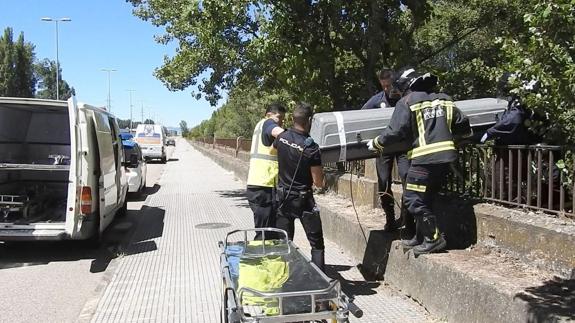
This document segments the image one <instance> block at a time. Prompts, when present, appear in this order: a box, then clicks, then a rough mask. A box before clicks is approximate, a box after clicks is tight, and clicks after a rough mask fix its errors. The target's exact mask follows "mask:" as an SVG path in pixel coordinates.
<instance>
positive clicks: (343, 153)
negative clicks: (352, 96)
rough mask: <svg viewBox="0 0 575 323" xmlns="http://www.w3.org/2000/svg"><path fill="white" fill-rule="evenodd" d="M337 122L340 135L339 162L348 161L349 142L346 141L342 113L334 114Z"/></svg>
mask: <svg viewBox="0 0 575 323" xmlns="http://www.w3.org/2000/svg"><path fill="white" fill-rule="evenodd" d="M333 114H334V115H335V120H336V122H337V133H338V135H339V161H340V162H342V161H346V160H347V140H346V139H345V125H344V123H343V114H341V112H334V113H333Z"/></svg>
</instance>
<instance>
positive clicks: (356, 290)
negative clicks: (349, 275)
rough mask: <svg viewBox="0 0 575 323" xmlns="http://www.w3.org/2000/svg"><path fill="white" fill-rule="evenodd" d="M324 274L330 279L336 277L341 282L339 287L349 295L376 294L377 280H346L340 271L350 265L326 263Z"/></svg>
mask: <svg viewBox="0 0 575 323" xmlns="http://www.w3.org/2000/svg"><path fill="white" fill-rule="evenodd" d="M325 268H326V270H325V271H326V275H327V276H328V277H330V278H332V279H337V280H339V282H340V283H341V289H342V290H343V292H344V293H345V294H346V295H347V296H349V297H355V296H357V295H373V294H377V291H376V288H378V287H379V285H380V283H379V282H368V281H365V280H347V279H345V278H344V277H343V276H342V275H341V272H343V271H348V270H350V269H351V268H352V267H351V266H342V265H326V266H325Z"/></svg>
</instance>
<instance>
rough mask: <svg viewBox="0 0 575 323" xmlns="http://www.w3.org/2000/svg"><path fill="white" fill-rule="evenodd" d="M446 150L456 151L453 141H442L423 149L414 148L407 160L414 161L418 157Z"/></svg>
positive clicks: (408, 153)
mask: <svg viewBox="0 0 575 323" xmlns="http://www.w3.org/2000/svg"><path fill="white" fill-rule="evenodd" d="M445 150H455V144H454V143H453V141H451V140H449V141H440V142H436V143H433V144H429V145H426V146H423V147H417V148H414V149H412V150H410V151H408V152H407V158H408V159H413V158H416V157H420V156H424V155H429V154H434V153H438V152H440V151H445Z"/></svg>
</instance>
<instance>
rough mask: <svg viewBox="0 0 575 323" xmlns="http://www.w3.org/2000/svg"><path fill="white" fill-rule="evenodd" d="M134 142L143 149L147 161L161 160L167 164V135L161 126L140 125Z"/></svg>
mask: <svg viewBox="0 0 575 323" xmlns="http://www.w3.org/2000/svg"><path fill="white" fill-rule="evenodd" d="M134 141H135V142H137V143H138V145H140V148H142V155H143V156H144V158H145V159H146V160H150V159H160V160H161V161H162V163H166V161H167V159H168V158H167V154H166V133H165V130H164V127H162V126H161V125H159V124H139V125H138V127H137V128H136V135H135V136H134Z"/></svg>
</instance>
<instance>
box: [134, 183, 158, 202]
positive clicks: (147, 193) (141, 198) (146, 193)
mask: <svg viewBox="0 0 575 323" xmlns="http://www.w3.org/2000/svg"><path fill="white" fill-rule="evenodd" d="M161 187H162V186H161V185H160V184H154V186H152V187H149V186H148V187H146V188H145V189H144V192H143V193H142V194H139V195H138V194H136V193H130V194H129V195H128V201H129V202H143V201H145V200H146V198H148V196H150V195H153V194H156V193H158V191H159V190H160V188H161Z"/></svg>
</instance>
